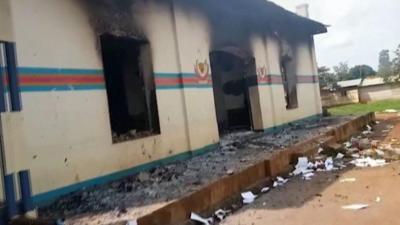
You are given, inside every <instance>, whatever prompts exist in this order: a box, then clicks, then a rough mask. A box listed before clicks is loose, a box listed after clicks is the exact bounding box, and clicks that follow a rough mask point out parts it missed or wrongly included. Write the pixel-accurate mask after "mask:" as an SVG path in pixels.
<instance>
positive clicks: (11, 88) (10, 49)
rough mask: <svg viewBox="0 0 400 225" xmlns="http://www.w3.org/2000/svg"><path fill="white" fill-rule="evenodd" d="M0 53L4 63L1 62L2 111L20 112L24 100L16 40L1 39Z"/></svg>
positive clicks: (0, 91) (0, 110)
mask: <svg viewBox="0 0 400 225" xmlns="http://www.w3.org/2000/svg"><path fill="white" fill-rule="evenodd" d="M0 54H1V57H0V59H1V63H2V64H3V65H1V64H0V67H1V68H0V112H20V111H22V100H21V88H20V83H19V82H20V81H19V74H18V63H17V51H16V44H15V42H9V41H1V40H0ZM7 91H8V95H6V92H7ZM7 103H8V104H7Z"/></svg>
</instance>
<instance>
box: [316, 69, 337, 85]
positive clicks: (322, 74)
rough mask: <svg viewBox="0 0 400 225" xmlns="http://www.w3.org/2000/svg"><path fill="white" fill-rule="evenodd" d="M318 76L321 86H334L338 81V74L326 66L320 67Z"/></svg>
mask: <svg viewBox="0 0 400 225" xmlns="http://www.w3.org/2000/svg"><path fill="white" fill-rule="evenodd" d="M318 78H319V84H320V87H329V88H331V87H333V85H334V84H335V83H336V82H337V78H336V75H335V74H334V73H332V72H331V69H330V68H328V67H326V66H321V67H318Z"/></svg>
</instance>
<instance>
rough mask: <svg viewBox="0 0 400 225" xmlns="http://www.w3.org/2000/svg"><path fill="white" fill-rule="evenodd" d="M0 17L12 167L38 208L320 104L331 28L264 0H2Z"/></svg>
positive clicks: (7, 167) (6, 148) (5, 131)
mask: <svg viewBox="0 0 400 225" xmlns="http://www.w3.org/2000/svg"><path fill="white" fill-rule="evenodd" d="M299 11H300V12H302V13H303V14H304V15H306V12H307V6H306V5H303V6H302V7H300V8H299ZM0 24H1V26H0V28H1V30H0V41H1V56H2V57H0V63H1V65H2V67H1V68H2V70H1V71H2V76H7V77H8V79H7V81H8V82H7V83H2V82H0V90H1V93H0V94H1V95H2V96H1V98H0V99H3V101H1V100H0V108H1V109H2V115H1V124H2V136H3V138H2V141H3V143H2V145H3V148H2V151H3V154H1V155H2V156H3V159H2V161H3V162H6V163H5V164H3V166H4V171H3V175H4V174H10V173H16V172H18V171H20V170H25V169H27V170H29V171H30V173H31V178H32V179H31V180H32V188H33V190H32V191H33V195H34V196H33V202H34V204H35V205H39V204H44V203H46V202H49V201H51V200H54V198H57V197H58V196H60V195H62V194H66V193H69V192H72V191H75V190H78V189H80V188H83V187H88V186H91V185H95V184H101V183H104V182H109V181H112V180H115V179H119V178H121V177H125V176H129V175H131V174H134V173H137V172H139V171H142V170H146V169H149V168H153V167H155V166H158V165H161V164H165V163H169V162H172V161H175V160H181V159H184V158H187V157H190V156H193V155H197V154H201V153H203V152H205V151H208V150H212V149H215V147H216V146H217V145H218V142H219V139H220V136H221V135H223V134H225V133H228V132H232V131H235V130H254V131H266V130H268V129H270V128H274V127H277V126H280V125H283V124H286V123H288V122H291V121H294V120H300V119H304V118H308V117H312V116H317V115H320V114H321V101H320V93H319V84H318V78H317V65H316V59H315V50H314V41H313V36H314V35H316V34H320V33H325V32H326V31H327V30H326V27H325V26H324V25H323V24H321V23H318V22H315V21H313V20H310V19H308V18H306V17H303V16H299V15H296V14H294V13H291V12H289V11H286V10H285V9H283V8H281V7H279V6H277V5H275V4H273V3H271V2H268V1H264V0H262V1H261V0H248V1H238V0H231V1H222V0H221V1H215V0H212V1H211V0H204V1H187V0H165V1H160V0H149V1H142V0H133V1H131V2H130V1H107V0H98V1H91V0H90V1H85V0H62V1H54V0H2V1H0ZM15 55H16V59H17V63H16V62H15V61H14V60H13V59H15ZM3 56H4V57H3ZM6 71H7V73H6ZM1 81H3V79H1ZM4 99H6V101H4Z"/></svg>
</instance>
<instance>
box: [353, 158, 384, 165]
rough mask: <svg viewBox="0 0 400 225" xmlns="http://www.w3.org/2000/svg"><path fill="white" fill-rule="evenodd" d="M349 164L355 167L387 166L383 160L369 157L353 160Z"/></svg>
mask: <svg viewBox="0 0 400 225" xmlns="http://www.w3.org/2000/svg"><path fill="white" fill-rule="evenodd" d="M350 163H351V164H353V165H355V166H357V167H378V166H385V165H387V164H388V163H386V161H385V160H384V159H372V158H371V157H367V158H359V159H354V160H353V161H351V162H350Z"/></svg>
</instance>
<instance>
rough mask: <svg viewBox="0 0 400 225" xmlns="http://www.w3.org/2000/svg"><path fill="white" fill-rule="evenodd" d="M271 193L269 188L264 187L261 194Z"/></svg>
mask: <svg viewBox="0 0 400 225" xmlns="http://www.w3.org/2000/svg"><path fill="white" fill-rule="evenodd" d="M268 191H269V187H264V188H262V189H261V193H266V192H268Z"/></svg>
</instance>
